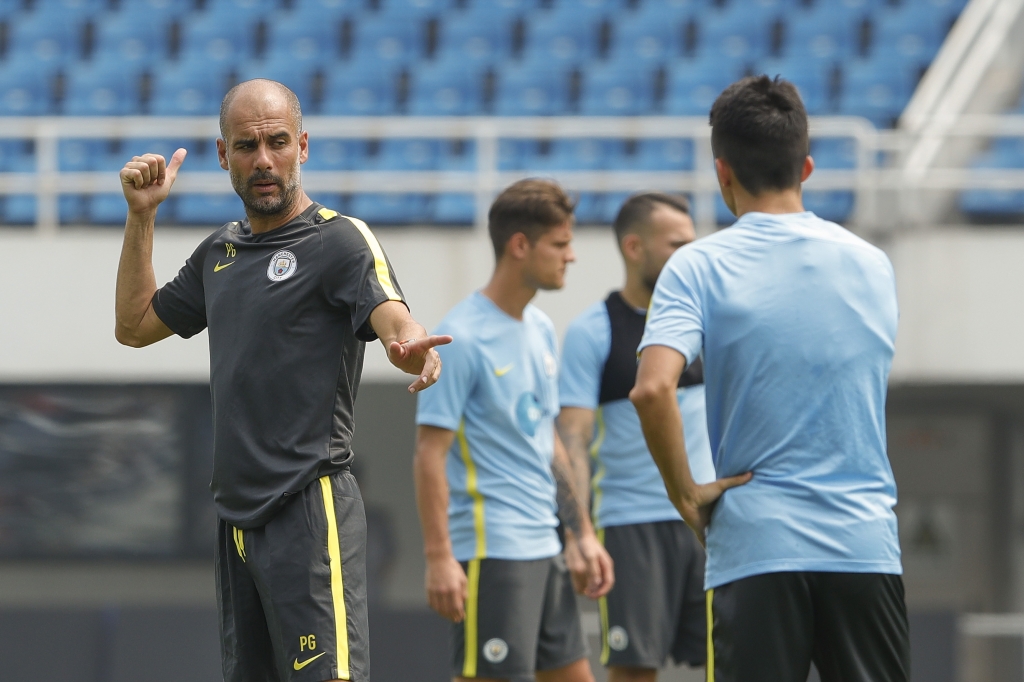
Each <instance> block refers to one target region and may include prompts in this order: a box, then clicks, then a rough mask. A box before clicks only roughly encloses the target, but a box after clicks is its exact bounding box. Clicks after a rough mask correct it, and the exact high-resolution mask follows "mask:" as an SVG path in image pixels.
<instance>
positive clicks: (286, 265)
mask: <svg viewBox="0 0 1024 682" xmlns="http://www.w3.org/2000/svg"><path fill="white" fill-rule="evenodd" d="M298 266H299V262H298V260H296V258H295V254H294V253H292V252H291V251H278V252H277V253H275V254H274V255H273V256H272V257H271V258H270V266H269V267H268V268H267V277H269V278H270V281H271V282H280V281H282V280H286V279H288V278H289V277H291V276H292V275H294V274H295V270H296V269H297V268H298Z"/></svg>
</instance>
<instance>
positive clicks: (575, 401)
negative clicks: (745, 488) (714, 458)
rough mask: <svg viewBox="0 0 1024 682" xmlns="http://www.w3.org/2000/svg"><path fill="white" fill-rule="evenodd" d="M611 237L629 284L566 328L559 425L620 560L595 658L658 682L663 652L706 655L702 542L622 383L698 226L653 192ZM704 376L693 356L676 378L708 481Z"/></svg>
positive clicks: (691, 443)
mask: <svg viewBox="0 0 1024 682" xmlns="http://www.w3.org/2000/svg"><path fill="white" fill-rule="evenodd" d="M615 236H616V238H617V240H618V244H619V251H620V252H621V254H622V259H623V262H624V263H625V266H626V282H625V285H624V286H623V287H622V290H621V291H613V292H612V293H611V294H610V295H609V296H608V298H607V299H606V300H604V301H602V302H600V303H595V304H594V305H593V306H591V307H590V308H588V309H587V310H586V311H585V312H584V313H583V314H582V315H580V316H579V317H578V318H576V320H575V321H573V323H572V325H570V327H569V331H568V332H567V333H566V337H565V347H564V348H563V349H562V368H561V372H560V375H559V399H560V401H561V403H562V412H561V414H560V415H559V417H558V429H559V433H560V434H561V435H562V440H563V442H564V443H565V446H566V450H567V451H568V452H569V457H570V459H571V460H572V461H573V465H574V466H575V468H576V471H577V472H578V473H577V477H578V478H577V489H578V490H579V491H580V497H581V498H582V499H583V500H584V501H587V500H589V494H588V492H587V491H588V488H589V487H591V485H592V486H593V489H594V498H593V506H592V513H593V516H594V524H595V525H596V526H597V528H598V531H597V533H598V538H600V539H601V541H602V542H603V543H604V546H605V548H606V549H607V550H608V553H609V554H610V555H611V557H612V560H613V561H614V562H615V575H616V580H615V588H614V589H613V590H612V591H611V592H610V593H609V594H608V596H607V597H603V598H602V599H601V604H600V612H601V662H602V663H603V664H605V665H607V666H608V668H609V675H608V679H609V680H610V681H611V682H625V681H627V680H632V681H645V682H653V680H655V679H657V675H658V668H660V667H661V666H662V665H664V663H665V661H666V659H667V658H668V657H669V655H671V656H672V658H673V659H674V660H675V661H676V663H687V664H689V665H691V666H697V665H702V664H703V663H704V660H705V658H706V652H707V643H706V642H707V630H706V625H705V614H704V611H705V609H704V550H703V549H702V548H701V546H700V543H699V542H697V539H696V538H695V537H694V535H693V533H691V532H690V530H689V529H688V528H687V527H686V524H684V523H683V520H682V518H680V516H679V512H677V511H676V509H675V507H673V506H672V503H671V502H670V501H669V499H668V494H667V493H666V492H665V484H664V482H663V481H662V480H661V475H660V474H659V473H658V468H657V467H656V466H655V464H654V460H652V459H651V454H650V453H649V452H648V451H647V446H646V444H645V443H644V437H643V433H642V431H641V430H640V419H639V418H638V417H637V414H636V409H635V408H634V407H633V405H632V403H630V402H629V391H630V389H632V388H633V383H634V381H635V380H636V349H637V346H638V345H640V338H641V336H643V333H644V321H645V318H646V316H647V306H648V305H650V302H651V293H652V292H653V290H654V285H655V283H656V282H657V280H658V274H659V273H660V272H661V269H662V268H663V267H664V266H665V262H666V261H668V259H669V257H670V256H671V255H672V254H673V253H674V252H675V250H676V249H678V248H680V247H681V246H683V245H685V244H689V243H690V242H692V241H693V240H694V239H695V238H696V234H695V232H694V229H693V221H692V220H691V219H690V215H689V205H688V204H687V202H686V200H685V199H683V198H682V197H677V196H672V195H668V194H660V193H648V194H638V195H636V196H633V197H630V199H629V200H627V201H626V203H625V204H623V206H622V208H621V210H620V211H619V215H618V217H617V218H616V219H615ZM703 383H704V376H703V370H702V367H701V362H700V360H699V359H698V360H696V361H695V362H694V363H693V364H692V365H690V366H689V367H688V368H687V370H686V371H685V372H683V374H682V375H681V376H680V377H679V382H678V390H677V392H676V396H677V399H678V401H679V410H680V412H681V413H682V415H683V423H684V424H685V426H686V428H685V430H686V450H687V453H688V454H689V458H690V466H691V469H692V472H693V478H694V480H696V481H698V482H699V483H708V482H710V481H713V480H715V469H714V466H713V465H712V464H711V449H710V447H709V445H708V429H707V419H706V416H705V411H704V386H703ZM588 452H589V456H588ZM591 456H592V457H593V469H592V468H591V463H590V458H591ZM591 476H592V479H591ZM591 481H592V482H591ZM588 483H589V485H588Z"/></svg>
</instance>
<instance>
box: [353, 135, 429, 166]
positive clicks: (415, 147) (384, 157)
mask: <svg viewBox="0 0 1024 682" xmlns="http://www.w3.org/2000/svg"><path fill="white" fill-rule="evenodd" d="M440 156H441V142H440V141H439V140H420V139H412V140H384V141H382V142H380V145H379V149H378V151H377V153H376V154H375V155H372V156H367V157H365V160H364V162H363V163H364V164H365V166H364V168H366V169H368V170H370V169H372V170H388V171H427V170H437V167H438V161H439V159H440Z"/></svg>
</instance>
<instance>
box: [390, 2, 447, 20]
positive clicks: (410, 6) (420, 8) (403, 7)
mask: <svg viewBox="0 0 1024 682" xmlns="http://www.w3.org/2000/svg"><path fill="white" fill-rule="evenodd" d="M380 4H381V8H380V11H381V12H382V13H383V14H384V15H387V16H392V17H410V16H415V17H430V16H434V15H439V14H442V13H444V12H446V11H448V10H450V9H451V0H381V3H380Z"/></svg>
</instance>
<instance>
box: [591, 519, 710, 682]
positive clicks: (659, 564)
mask: <svg viewBox="0 0 1024 682" xmlns="http://www.w3.org/2000/svg"><path fill="white" fill-rule="evenodd" d="M598 537H599V538H600V539H601V541H602V542H603V543H604V546H605V548H606V549H607V550H608V554H610V555H611V557H612V560H613V561H614V562H615V587H613V588H612V591H611V592H609V593H608V596H607V597H602V598H601V600H600V602H599V603H598V606H599V609H600V612H601V663H602V664H604V665H607V666H623V667H635V668H655V669H657V668H660V667H662V666H663V665H664V664H665V660H666V659H667V658H668V657H669V656H671V657H672V660H674V661H675V662H676V663H677V664H680V663H687V664H689V665H691V666H698V665H704V660H705V658H706V657H707V618H706V615H705V607H704V601H705V600H704V549H703V548H702V547H701V546H700V543H699V542H698V541H697V536H696V535H694V534H693V531H692V530H690V529H689V528H688V527H687V526H686V524H685V523H683V522H682V521H659V522H656V523H638V524H631V525H626V526H609V527H607V528H602V529H600V530H598Z"/></svg>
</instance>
